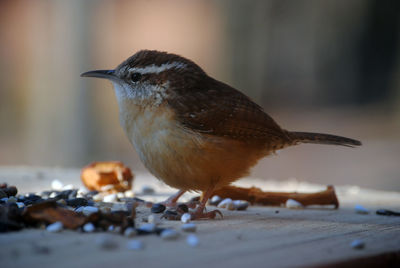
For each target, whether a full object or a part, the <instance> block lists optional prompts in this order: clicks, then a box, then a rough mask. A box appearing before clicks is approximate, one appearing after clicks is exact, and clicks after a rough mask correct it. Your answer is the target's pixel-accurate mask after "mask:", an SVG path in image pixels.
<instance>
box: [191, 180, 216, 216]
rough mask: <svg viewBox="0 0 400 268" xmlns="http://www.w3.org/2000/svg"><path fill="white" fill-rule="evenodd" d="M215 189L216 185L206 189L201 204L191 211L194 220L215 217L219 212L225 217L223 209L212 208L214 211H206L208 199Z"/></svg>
mask: <svg viewBox="0 0 400 268" xmlns="http://www.w3.org/2000/svg"><path fill="white" fill-rule="evenodd" d="M213 191H214V187H210V188H208V189H207V191H205V192H204V193H203V199H202V200H201V202H200V204H199V206H198V207H197V209H196V210H195V211H194V212H193V213H191V215H192V217H191V218H192V220H199V219H214V218H215V217H216V216H217V215H218V214H219V215H220V216H221V218H222V217H223V216H222V213H221V211H219V210H212V211H208V212H204V209H205V207H206V204H207V201H208V199H209V198H210V197H211V195H212V194H213Z"/></svg>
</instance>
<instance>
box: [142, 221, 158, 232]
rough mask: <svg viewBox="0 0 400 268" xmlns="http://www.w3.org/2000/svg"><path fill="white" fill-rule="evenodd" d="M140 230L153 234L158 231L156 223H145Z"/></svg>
mask: <svg viewBox="0 0 400 268" xmlns="http://www.w3.org/2000/svg"><path fill="white" fill-rule="evenodd" d="M140 230H142V231H145V232H148V233H152V232H154V231H155V230H156V225H155V224H154V223H145V224H142V225H141V226H140Z"/></svg>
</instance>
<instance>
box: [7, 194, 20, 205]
mask: <svg viewBox="0 0 400 268" xmlns="http://www.w3.org/2000/svg"><path fill="white" fill-rule="evenodd" d="M17 201H18V200H17V198H15V196H10V197H9V198H8V200H7V203H16V202H17Z"/></svg>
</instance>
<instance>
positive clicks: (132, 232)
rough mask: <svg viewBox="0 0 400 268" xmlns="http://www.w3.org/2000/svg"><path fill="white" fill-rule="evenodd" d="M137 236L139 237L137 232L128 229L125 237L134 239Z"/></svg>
mask: <svg viewBox="0 0 400 268" xmlns="http://www.w3.org/2000/svg"><path fill="white" fill-rule="evenodd" d="M136 235H137V231H136V230H135V229H134V228H132V227H128V228H126V229H125V231H124V236H126V237H134V236H136Z"/></svg>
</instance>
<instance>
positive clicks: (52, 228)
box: [46, 221, 63, 233]
mask: <svg viewBox="0 0 400 268" xmlns="http://www.w3.org/2000/svg"><path fill="white" fill-rule="evenodd" d="M62 229H63V224H62V222H59V221H57V222H55V223H52V224H49V225H47V227H46V230H47V231H48V232H50V233H58V232H61V230H62Z"/></svg>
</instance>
